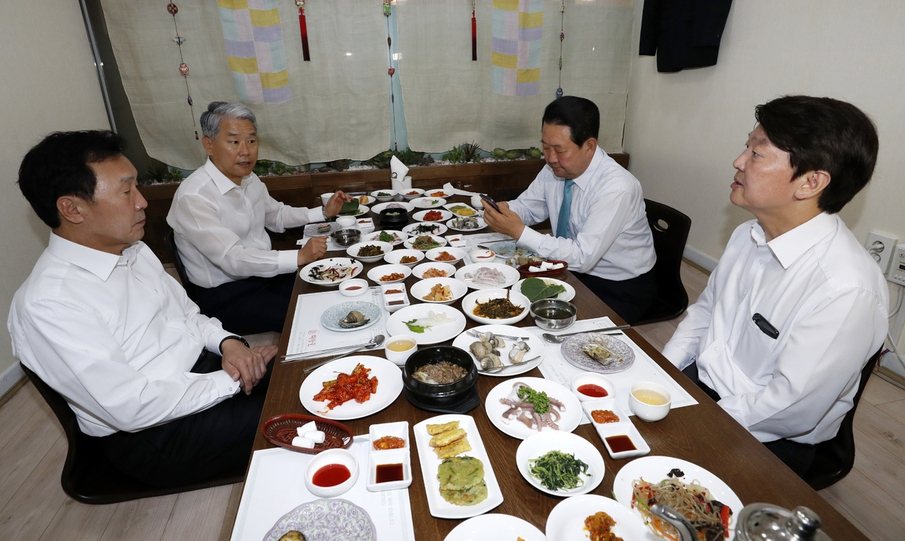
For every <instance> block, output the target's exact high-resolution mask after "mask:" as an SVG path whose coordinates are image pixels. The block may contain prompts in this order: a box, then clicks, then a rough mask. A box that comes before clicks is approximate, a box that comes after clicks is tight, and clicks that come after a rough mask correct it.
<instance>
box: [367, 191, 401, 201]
mask: <svg viewBox="0 0 905 541" xmlns="http://www.w3.org/2000/svg"><path fill="white" fill-rule="evenodd" d="M397 193H399V192H397V191H396V190H390V189H386V190H374V191H373V192H371V195H372V196H373V197H374V198H375V199H377V200H378V201H389V200H390V199H392V198H393V197H395V196H396V194H397Z"/></svg>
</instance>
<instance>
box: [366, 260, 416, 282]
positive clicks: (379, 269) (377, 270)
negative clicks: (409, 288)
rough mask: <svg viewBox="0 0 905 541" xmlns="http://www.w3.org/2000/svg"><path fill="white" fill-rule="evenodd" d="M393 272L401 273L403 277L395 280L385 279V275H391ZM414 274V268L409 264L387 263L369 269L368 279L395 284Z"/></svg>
mask: <svg viewBox="0 0 905 541" xmlns="http://www.w3.org/2000/svg"><path fill="white" fill-rule="evenodd" d="M391 274H401V275H402V278H397V279H395V280H384V279H383V277H384V276H389V275H391ZM411 274H412V268H411V267H409V266H408V265H399V264H386V265H378V266H376V267H374V268H373V269H371V270H369V271H368V279H369V280H371V281H372V282H374V283H375V284H394V283H396V282H401V281H403V280H405V279H406V278H408V277H409V275H411Z"/></svg>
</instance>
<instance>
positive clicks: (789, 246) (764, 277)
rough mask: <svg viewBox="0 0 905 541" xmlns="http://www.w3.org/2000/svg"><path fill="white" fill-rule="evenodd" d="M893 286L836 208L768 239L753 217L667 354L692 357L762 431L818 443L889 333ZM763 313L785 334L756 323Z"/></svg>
mask: <svg viewBox="0 0 905 541" xmlns="http://www.w3.org/2000/svg"><path fill="white" fill-rule="evenodd" d="M888 297H889V294H888V288H887V286H886V282H885V280H884V278H883V275H882V274H881V273H880V271H879V269H878V268H877V265H876V263H874V262H873V261H872V260H871V258H870V257H869V256H868V255H867V253H866V252H865V250H864V248H863V247H862V246H861V244H860V243H859V242H858V241H857V240H856V239H855V237H854V236H853V235H852V233H851V231H849V230H848V228H847V227H846V226H845V223H844V222H843V221H842V219H841V218H839V216H838V215H835V214H819V215H817V216H816V217H814V218H812V219H811V220H809V221H808V222H805V223H804V224H802V225H800V226H798V227H796V228H795V229H793V230H791V231H789V232H787V233H785V234H783V235H780V236H779V237H777V238H775V239H773V240H771V241H770V242H766V241H765V236H764V231H763V229H761V227H760V225H758V223H757V222H756V221H755V220H752V221H749V222H746V223H744V224H742V225H740V226H739V227H738V228H737V229H736V230H735V232H733V234H732V237H731V238H730V239H729V243H728V244H727V246H726V250H725V252H724V253H723V256H722V257H721V258H720V262H719V265H717V268H716V269H715V270H714V271H713V274H711V275H710V279H709V280H708V282H707V287H706V288H705V289H704V292H703V293H702V294H701V297H700V299H699V300H698V301H697V302H696V303H695V304H694V305H693V306H691V307H690V308H689V309H688V314H687V315H686V317H685V319H684V320H683V321H682V323H681V324H679V327H678V329H677V330H676V333H675V334H674V335H673V337H672V338H671V339H670V341H669V342H668V343H667V344H666V348H665V349H664V350H663V354H664V355H665V356H666V357H667V358H668V359H669V360H670V361H672V363H673V364H675V365H676V366H678V367H679V368H680V369H682V368H685V367H686V366H688V365H689V364H691V362H692V361H695V360H696V361H697V366H698V372H699V377H700V380H701V382H702V383H704V384H706V385H707V386H709V387H710V388H712V389H713V390H714V391H716V392H717V393H719V395H720V396H721V397H723V398H722V399H720V401H719V405H720V406H721V407H722V408H723V409H724V410H726V412H727V413H729V415H731V416H732V417H734V418H735V419H736V420H737V421H738V422H739V423H741V424H742V426H745V427H746V428H747V429H748V430H749V431H750V432H751V433H752V434H754V436H755V437H757V439H759V440H760V441H763V442H769V441H774V440H777V439H780V438H786V439H790V440H793V441H797V442H800V443H808V444H813V443H819V442H821V441H826V440H828V439H831V438H833V437H834V436H835V435H836V432H837V431H838V429H839V425H840V424H841V422H842V418H843V417H844V416H845V414H846V412H848V410H849V409H851V407H852V403H853V399H854V396H855V392H856V391H857V388H858V381H859V376H860V373H861V368H862V367H863V366H864V364H865V363H866V361H867V359H868V358H869V357H870V356H871V355H872V354H874V353H875V352H876V351H877V350H878V349H879V348H880V346H881V345H882V344H883V340H884V338H885V337H886V331H887V325H888V320H887V310H888V304H889V299H888ZM756 313H759V314H761V315H762V316H763V317H764V318H765V319H766V320H767V321H768V322H769V323H770V324H772V325H773V327H775V328H776V329H777V330H778V331H779V336H778V337H777V338H775V339H773V338H770V337H769V336H767V334H765V333H764V332H763V331H761V329H760V328H758V326H757V325H756V324H755V323H754V321H753V320H752V317H753V316H754V314H756Z"/></svg>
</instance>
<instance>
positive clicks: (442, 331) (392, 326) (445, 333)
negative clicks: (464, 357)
mask: <svg viewBox="0 0 905 541" xmlns="http://www.w3.org/2000/svg"><path fill="white" fill-rule="evenodd" d="M430 312H434V313H435V314H445V315H446V316H447V317H448V318H449V319H451V320H452V321H450V322H449V323H443V324H441V325H436V326H434V327H431V328H429V329H425V331H424V332H423V333H415V332H412V331H411V330H409V328H408V326H407V325H406V324H405V322H406V321H411V320H413V319H419V318H422V317H428V314H429V313H430ZM463 330H465V315H464V314H462V312H460V311H458V310H456V309H455V308H453V307H452V306H447V305H445V304H413V305H411V306H406V307H405V308H403V309H401V310H399V311H398V312H396V313H394V314H393V315H391V316H390V317H389V318H388V319H387V332H388V333H390V336H393V335H396V334H411V335H413V336H414V337H415V341H416V342H418V345H421V346H423V345H426V344H438V343H440V342H445V341H447V340H451V339H452V338H453V337H455V336H456V335H458V334H459V333H460V332H462V331H463Z"/></svg>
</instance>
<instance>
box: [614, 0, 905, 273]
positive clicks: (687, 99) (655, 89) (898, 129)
mask: <svg viewBox="0 0 905 541" xmlns="http://www.w3.org/2000/svg"><path fill="white" fill-rule="evenodd" d="M636 3H637V6H636V12H637V13H640V6H641V3H642V0H636ZM637 25H640V16H638V17H636V29H635V35H636V36H637V33H638V29H637ZM903 29H905V2H900V1H895V0H886V1H879V0H876V1H871V2H852V1H850V0H797V1H794V2H790V1H788V0H756V1H751V0H748V1H736V2H733V4H732V10H731V12H730V15H729V21H728V23H727V25H726V31H725V33H724V34H723V40H722V46H721V48H720V57H719V62H718V63H717V65H716V66H714V67H711V68H703V69H696V70H687V71H684V72H680V73H657V71H656V60H655V59H654V58H653V57H647V56H644V57H636V60H635V62H634V65H633V72H632V79H631V86H630V89H629V100H628V112H627V121H626V129H625V133H626V141H625V150H626V152H629V153H631V169H632V171H633V173H634V174H635V175H636V176H637V177H638V178H639V179H640V181H641V184H642V185H643V187H644V192H645V195H646V196H648V197H650V198H652V199H655V200H658V201H663V202H665V203H667V204H669V205H672V206H674V207H676V208H678V209H680V210H682V211H683V212H685V213H686V214H688V215H689V216H691V218H692V229H691V234H690V236H689V239H688V246H689V248H691V250H692V251H697V252H698V255H700V256H702V261H701V262H702V263H705V264H706V263H707V260H708V259H709V260H710V261H711V262H712V261H713V260H714V259H717V258H719V256H720V254H721V253H722V250H723V246H724V245H725V243H726V241H727V240H728V237H729V234H730V233H731V231H732V230H733V229H734V228H735V226H736V225H738V224H739V223H740V222H742V221H743V220H745V219H747V218H748V217H749V215H748V214H747V213H746V212H745V211H742V210H739V209H736V208H734V207H732V206H731V205H730V204H729V184H730V182H731V181H732V175H733V173H734V170H733V169H732V160H733V159H734V158H735V157H736V156H737V155H738V153H739V152H740V151H741V150H742V148H743V145H744V142H745V138H746V135H747V133H748V131H750V130H751V128H752V127H753V125H754V106H755V105H757V104H760V103H763V102H766V101H769V100H770V99H772V98H774V97H777V96H780V95H783V94H793V93H802V94H811V95H821V96H831V97H835V98H839V99H843V100H847V101H850V102H852V103H854V104H856V105H858V106H859V107H861V108H862V109H863V110H864V111H865V112H866V113H867V114H868V115H869V116H870V117H871V118H872V119H873V120H874V122H875V123H876V125H877V129H878V131H879V134H880V155H879V160H878V163H877V168H876V171H875V173H874V177H873V180H872V181H871V183H870V184H869V185H868V186H867V188H866V189H865V190H864V191H862V193H861V194H859V195H858V196H857V197H856V198H855V200H853V201H852V202H851V203H849V205H848V206H847V207H846V208H845V209H844V210H843V212H842V213H841V215H842V217H843V219H845V221H846V222H847V223H848V225H849V227H850V228H851V229H852V230H853V231H854V232H855V234H856V236H858V238H860V239H865V238H866V237H867V233H868V231H869V230H870V229H873V228H876V229H880V230H885V231H887V232H890V233H894V234H896V235H897V236H898V237H899V238H900V239H902V242H905V207H903V204H905V181H903V180H905V179H903V177H905V152H903V151H902V145H903V143H905V98H903V92H902V88H903V87H905V53H903V37H905V32H903ZM635 47H636V48H637V39H636V40H635Z"/></svg>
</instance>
